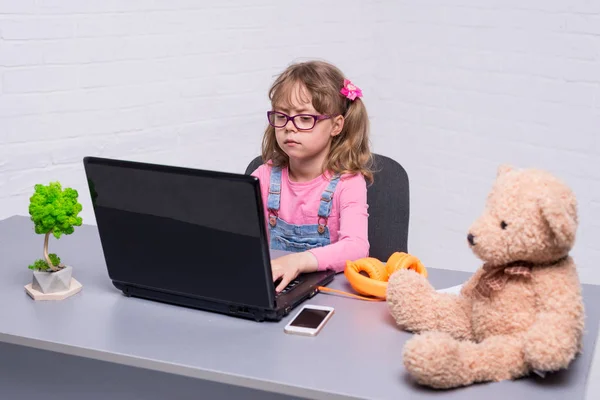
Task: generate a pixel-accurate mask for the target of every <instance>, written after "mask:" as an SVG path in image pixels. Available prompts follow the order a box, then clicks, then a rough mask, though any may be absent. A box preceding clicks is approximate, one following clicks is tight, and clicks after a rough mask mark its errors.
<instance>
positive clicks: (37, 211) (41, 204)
mask: <svg viewBox="0 0 600 400" xmlns="http://www.w3.org/2000/svg"><path fill="white" fill-rule="evenodd" d="M34 188H35V192H34V194H33V195H32V196H31V198H30V204H29V215H31V220H32V221H33V223H34V226H35V233H37V234H43V235H45V236H44V252H43V258H41V259H37V260H35V261H34V263H33V264H31V265H30V266H29V269H32V270H33V281H32V283H31V284H29V285H27V286H26V289H27V291H28V293H29V294H30V295H32V297H34V299H37V298H44V296H43V295H50V294H54V296H49V297H48V298H52V299H61V298H65V297H68V296H70V295H73V294H75V293H77V292H78V291H79V290H80V289H81V284H79V282H77V281H76V280H75V279H73V278H72V273H73V268H72V266H70V265H64V264H63V263H62V262H61V259H60V257H59V256H58V255H56V254H54V253H50V254H49V253H48V243H49V240H50V235H52V236H54V237H55V238H56V239H60V237H61V236H62V235H70V234H72V233H73V232H74V230H75V226H81V224H82V222H83V221H82V218H81V217H79V216H78V214H79V212H80V211H81V209H82V206H81V204H80V203H79V202H78V201H77V198H78V193H77V191H76V190H74V189H71V188H65V189H64V190H63V188H62V186H61V184H60V182H50V184H48V185H42V184H37V185H35V187H34ZM57 294H58V296H57Z"/></svg>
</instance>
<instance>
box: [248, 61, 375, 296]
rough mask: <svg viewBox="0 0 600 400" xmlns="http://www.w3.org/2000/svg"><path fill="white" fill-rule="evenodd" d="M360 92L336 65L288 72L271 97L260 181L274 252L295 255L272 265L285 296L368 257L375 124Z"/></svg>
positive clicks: (301, 65)
mask: <svg viewBox="0 0 600 400" xmlns="http://www.w3.org/2000/svg"><path fill="white" fill-rule="evenodd" d="M361 97H362V92H361V90H360V89H359V88H358V87H356V86H354V85H353V84H352V83H351V82H350V81H349V80H347V79H345V77H344V75H343V74H342V72H341V71H340V70H339V69H338V68H336V67H335V66H333V65H331V64H328V63H325V62H321V61H312V62H305V63H299V64H294V65H291V66H290V67H288V68H287V69H286V70H285V71H284V72H283V73H282V74H281V75H280V76H279V77H278V78H277V79H276V80H275V82H274V84H273V86H272V87H271V89H270V91H269V99H270V100H271V105H272V110H271V111H268V112H267V118H268V122H269V125H268V126H267V129H266V131H265V133H264V137H263V142H262V159H263V161H264V162H265V163H264V164H263V165H261V166H260V167H258V168H257V169H256V170H255V171H254V172H253V173H252V175H254V176H256V177H258V178H259V180H260V185H261V191H262V196H263V200H264V201H265V204H264V207H265V215H266V216H267V224H268V225H267V228H268V231H269V236H270V247H271V248H272V249H281V250H287V251H291V252H293V254H289V255H286V256H284V257H280V258H277V259H274V260H273V261H272V263H271V265H272V271H273V280H274V281H277V280H278V279H280V278H281V282H280V283H279V285H278V286H277V288H276V290H277V291H278V292H279V291H281V290H282V289H284V288H285V287H286V286H287V285H288V283H290V282H291V281H292V280H293V279H294V278H296V277H297V276H298V275H299V274H300V273H306V272H313V271H317V270H325V269H333V270H335V271H336V272H340V271H342V270H343V269H344V267H345V265H346V260H353V259H358V258H361V257H366V256H367V255H368V252H369V241H368V237H367V220H368V213H367V208H368V205H367V181H369V182H372V180H373V174H372V171H371V169H370V168H371V163H372V155H371V152H370V149H369V121H368V117H367V111H366V109H365V106H364V104H363V102H362V100H361V99H360V98H361Z"/></svg>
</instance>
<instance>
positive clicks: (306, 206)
mask: <svg viewBox="0 0 600 400" xmlns="http://www.w3.org/2000/svg"><path fill="white" fill-rule="evenodd" d="M252 175H253V176H256V177H258V179H259V181H260V188H261V195H262V199H263V206H264V212H265V217H266V218H267V221H265V223H266V224H267V231H269V229H268V228H269V225H268V216H269V212H268V209H267V198H268V194H269V183H270V177H271V165H270V163H267V164H263V165H261V166H260V167H258V168H257V169H256V170H255V171H254V172H252ZM328 184H329V181H328V180H327V179H326V178H325V177H324V176H322V175H321V176H319V177H317V178H315V179H313V180H311V181H308V182H293V181H291V180H290V178H289V174H288V168H287V167H286V168H283V169H282V171H281V199H280V206H279V212H278V216H279V218H281V219H283V220H284V221H286V222H288V223H290V224H296V225H306V224H311V225H312V224H318V218H319V216H318V210H319V202H320V200H321V194H322V193H323V191H324V190H325V188H327V185H328ZM367 210H368V205H367V184H366V181H365V179H364V177H363V176H362V175H361V174H356V175H342V176H341V179H340V181H339V182H338V184H337V187H336V189H335V192H334V194H333V204H332V207H331V214H330V216H329V218H328V220H327V226H328V227H329V234H330V239H331V244H329V245H327V246H323V247H317V248H314V249H311V250H308V251H310V252H311V253H312V254H314V256H315V257H316V258H317V261H318V270H325V269H332V270H334V271H336V272H341V271H343V270H344V268H345V266H346V260H356V259H358V258H362V257H367V256H368V254H369V240H368V217H369V214H368V212H367ZM269 237H270V236H269Z"/></svg>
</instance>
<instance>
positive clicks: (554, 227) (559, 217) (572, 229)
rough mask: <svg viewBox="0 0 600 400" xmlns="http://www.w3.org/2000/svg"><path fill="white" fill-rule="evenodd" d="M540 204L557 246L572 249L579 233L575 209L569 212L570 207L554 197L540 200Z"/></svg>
mask: <svg viewBox="0 0 600 400" xmlns="http://www.w3.org/2000/svg"><path fill="white" fill-rule="evenodd" d="M539 204H540V210H541V213H542V216H543V218H544V220H545V221H546V223H547V224H548V226H549V227H550V230H551V231H552V233H553V234H554V238H555V240H556V245H557V246H558V247H559V248H561V249H570V248H571V247H572V246H573V243H574V241H575V233H576V231H577V215H576V211H575V207H570V208H571V209H572V212H569V210H568V209H567V207H568V206H569V205H568V204H565V202H564V201H561V200H559V199H558V198H555V197H553V196H550V197H544V198H542V199H540V201H539Z"/></svg>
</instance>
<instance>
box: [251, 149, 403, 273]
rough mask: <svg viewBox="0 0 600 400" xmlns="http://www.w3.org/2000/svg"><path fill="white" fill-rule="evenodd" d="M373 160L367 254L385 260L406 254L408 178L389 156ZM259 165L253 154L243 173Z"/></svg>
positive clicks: (368, 200)
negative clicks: (392, 255) (393, 255)
mask: <svg viewBox="0 0 600 400" xmlns="http://www.w3.org/2000/svg"><path fill="white" fill-rule="evenodd" d="M373 163H374V165H373V170H374V176H373V183H372V184H371V185H369V184H368V183H367V185H368V186H367V203H368V204H369V209H368V212H369V229H368V232H369V245H370V250H369V256H370V257H375V258H377V259H379V260H381V261H383V262H385V261H387V259H388V258H389V256H390V255H391V254H392V253H393V252H395V251H401V252H405V253H408V227H409V219H410V191H409V180H408V174H407V173H406V170H405V169H404V168H403V167H402V166H401V165H400V164H399V163H398V162H396V161H395V160H393V159H391V158H389V157H386V156H383V155H380V154H373ZM261 164H262V159H261V157H260V156H258V157H256V158H255V159H254V160H252V161H251V162H250V164H248V167H247V168H246V172H245V173H246V175H250V174H251V173H252V172H253V171H254V170H255V169H256V168H258V167H259V166H260V165H261Z"/></svg>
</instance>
